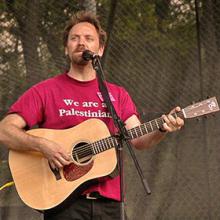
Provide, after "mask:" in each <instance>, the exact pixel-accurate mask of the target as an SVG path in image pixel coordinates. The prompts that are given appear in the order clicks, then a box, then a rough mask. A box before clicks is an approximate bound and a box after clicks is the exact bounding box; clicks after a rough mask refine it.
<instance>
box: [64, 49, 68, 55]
mask: <svg viewBox="0 0 220 220" xmlns="http://www.w3.org/2000/svg"><path fill="white" fill-rule="evenodd" d="M65 56H68V50H67V47H65Z"/></svg>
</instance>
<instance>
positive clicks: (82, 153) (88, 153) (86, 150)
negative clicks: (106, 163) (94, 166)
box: [72, 142, 93, 164]
mask: <svg viewBox="0 0 220 220" xmlns="http://www.w3.org/2000/svg"><path fill="white" fill-rule="evenodd" d="M92 156H93V154H92V149H91V146H90V145H89V144H88V143H87V142H80V143H78V144H76V145H75V147H74V148H73V151H72V157H73V159H74V160H75V161H76V162H77V163H81V164H84V163H87V162H89V161H90V160H91V158H92Z"/></svg>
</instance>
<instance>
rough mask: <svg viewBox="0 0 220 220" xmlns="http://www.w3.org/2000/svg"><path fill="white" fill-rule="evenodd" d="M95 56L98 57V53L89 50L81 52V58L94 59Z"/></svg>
mask: <svg viewBox="0 0 220 220" xmlns="http://www.w3.org/2000/svg"><path fill="white" fill-rule="evenodd" d="M96 57H99V55H98V54H95V53H93V52H92V51H90V50H84V51H83V53H82V58H83V59H84V60H85V61H89V60H94V59H95V58H96Z"/></svg>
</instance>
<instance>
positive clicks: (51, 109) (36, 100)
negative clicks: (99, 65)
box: [0, 12, 184, 220]
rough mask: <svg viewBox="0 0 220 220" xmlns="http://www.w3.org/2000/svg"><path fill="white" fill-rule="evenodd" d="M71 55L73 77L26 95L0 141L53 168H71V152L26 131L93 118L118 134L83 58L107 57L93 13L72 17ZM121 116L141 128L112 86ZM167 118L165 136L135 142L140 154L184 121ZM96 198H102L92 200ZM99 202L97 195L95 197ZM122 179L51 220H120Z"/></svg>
mask: <svg viewBox="0 0 220 220" xmlns="http://www.w3.org/2000/svg"><path fill="white" fill-rule="evenodd" d="M63 39H64V47H65V54H66V55H67V56H68V57H69V59H70V69H69V71H68V72H66V73H63V74H60V75H58V76H55V77H53V78H51V79H48V80H45V81H43V82H41V83H38V84H37V85H35V86H33V87H32V88H30V89H29V90H28V91H26V92H25V93H24V94H23V95H22V96H21V97H20V98H19V99H18V101H17V102H15V103H14V104H13V105H12V106H11V108H10V110H9V114H8V115H7V116H6V117H5V118H4V119H3V120H2V121H1V123H0V141H1V142H2V143H3V144H4V145H6V146H8V148H9V149H14V150H19V151H29V150H31V151H38V152H41V153H42V154H43V155H44V156H45V157H46V158H47V159H48V161H49V164H50V166H51V167H52V168H53V169H55V168H57V169H62V168H63V167H64V166H65V165H69V164H70V163H71V158H70V156H69V152H66V150H65V149H63V148H62V146H60V145H59V144H57V143H55V142H53V141H50V140H47V139H46V138H40V137H36V136H32V135H30V134H27V133H26V132H25V129H27V128H31V127H33V126H34V125H38V126H39V127H43V128H50V129H66V128H70V127H73V126H76V125H78V124H80V123H81V122H83V121H85V120H87V119H90V118H93V117H95V118H99V119H100V120H102V121H104V122H105V124H106V125H107V126H108V128H109V130H110V132H111V133H112V134H114V133H116V132H117V129H116V128H115V126H114V123H113V121H112V118H111V116H110V114H109V112H108V111H107V108H106V105H105V103H104V102H103V98H102V95H101V93H100V91H99V89H98V82H97V79H96V72H95V71H94V69H93V67H92V63H91V61H85V60H84V59H83V58H82V53H83V51H84V50H90V51H92V52H94V53H95V54H98V55H99V56H102V55H103V52H104V45H105V40H106V34H105V32H104V31H103V30H102V28H101V26H100V23H99V21H98V19H97V18H96V17H95V16H94V15H93V14H91V13H88V12H79V13H77V14H76V15H75V16H73V17H72V18H71V20H70V21H69V23H68V25H67V26H66V28H65V31H64V38H63ZM106 84H107V87H108V91H109V94H110V97H111V99H112V102H113V104H114V107H115V109H116V112H117V113H118V115H119V116H120V118H121V119H122V120H123V121H124V122H125V125H126V128H127V129H131V128H133V127H135V126H137V125H140V121H139V119H138V116H137V115H138V113H137V111H136V107H135V105H134V104H133V101H132V100H131V98H130V96H129V95H128V93H127V92H126V91H125V90H124V89H123V88H122V87H119V86H117V85H114V84H110V83H106ZM177 111H180V108H179V107H176V108H175V109H173V110H172V111H171V113H170V114H169V115H167V116H166V115H163V116H162V117H163V119H164V121H165V123H164V124H163V128H162V129H161V130H160V131H159V130H158V131H155V132H152V133H150V134H147V135H143V136H142V137H140V138H136V139H134V140H132V144H133V145H134V146H135V147H136V148H138V149H144V148H148V147H150V146H152V145H154V144H156V143H158V142H160V141H161V140H162V139H163V138H164V136H165V135H166V133H168V132H173V131H176V130H179V129H180V128H181V127H182V126H183V124H184V121H183V120H182V119H181V118H179V117H177V118H174V117H173V116H172V115H171V114H172V113H174V112H177ZM94 192H95V193H96V196H95V197H97V198H93V199H92V200H91V199H89V198H90V197H91V195H94ZM93 197H94V196H93ZM118 201H120V186H119V176H117V177H115V178H111V177H104V178H99V179H98V181H97V183H96V184H94V185H92V186H90V187H89V188H88V189H87V190H86V191H85V192H84V193H83V195H82V196H81V197H80V198H79V199H78V200H76V201H73V202H72V204H71V205H70V206H68V207H63V208H62V209H56V208H55V209H52V210H48V211H46V212H45V219H105V220H108V219H120V206H119V202H118Z"/></svg>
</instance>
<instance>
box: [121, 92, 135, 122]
mask: <svg viewBox="0 0 220 220" xmlns="http://www.w3.org/2000/svg"><path fill="white" fill-rule="evenodd" d="M132 115H137V117H139V115H138V112H137V108H136V106H135V104H134V102H133V100H132V98H131V97H130V95H129V94H128V92H127V91H126V90H125V89H122V97H121V119H122V120H123V121H126V120H127V119H128V118H129V117H131V116H132Z"/></svg>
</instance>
